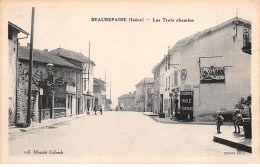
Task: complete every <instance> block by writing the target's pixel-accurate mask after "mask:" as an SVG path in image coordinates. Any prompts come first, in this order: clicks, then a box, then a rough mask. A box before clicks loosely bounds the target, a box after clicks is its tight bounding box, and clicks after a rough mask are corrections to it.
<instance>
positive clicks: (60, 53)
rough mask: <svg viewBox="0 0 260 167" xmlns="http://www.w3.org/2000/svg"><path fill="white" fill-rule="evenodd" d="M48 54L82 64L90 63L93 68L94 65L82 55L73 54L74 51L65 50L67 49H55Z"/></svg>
mask: <svg viewBox="0 0 260 167" xmlns="http://www.w3.org/2000/svg"><path fill="white" fill-rule="evenodd" d="M48 54H49V55H52V56H61V57H64V58H69V59H72V60H76V61H80V62H83V63H91V64H93V65H94V66H95V65H96V64H95V63H94V61H92V60H91V59H89V58H87V57H86V56H85V55H83V54H82V53H78V52H74V51H71V50H67V49H64V48H57V49H54V50H51V51H49V52H48Z"/></svg>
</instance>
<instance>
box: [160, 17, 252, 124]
mask: <svg viewBox="0 0 260 167" xmlns="http://www.w3.org/2000/svg"><path fill="white" fill-rule="evenodd" d="M250 38H251V23H250V22H249V21H246V20H243V19H241V18H233V19H230V20H228V21H226V22H224V23H222V24H220V25H217V26H215V27H212V28H209V29H206V30H204V31H202V32H198V33H196V34H194V35H192V36H189V37H187V38H184V39H182V40H180V41H178V42H177V43H176V44H175V46H174V47H173V48H172V49H171V50H170V51H169V53H168V54H167V55H166V56H165V57H164V58H163V60H162V61H161V63H160V65H159V67H160V77H161V84H160V86H161V89H160V96H161V97H160V100H161V102H160V106H162V105H163V107H161V108H163V112H164V113H166V114H168V115H169V114H173V115H174V114H175V113H176V111H177V110H176V109H178V108H179V109H180V110H181V111H183V112H186V113H188V117H189V118H190V119H193V116H195V118H196V116H201V115H205V114H213V113H215V111H216V110H219V109H224V110H226V111H230V112H231V111H232V110H233V109H234V107H235V104H236V103H237V101H238V100H239V99H240V98H241V97H247V96H248V95H250V93H251V86H250V85H251V78H250V77H251V73H250V70H251V64H250V61H251V55H250V53H251V50H250V49H248V48H249V43H250V47H251V41H250V40H249V39H250ZM167 66H168V67H167ZM167 82H169V83H168V84H167ZM169 99H170V100H169ZM167 101H168V104H169V103H170V101H171V103H172V105H170V106H169V105H168V104H167ZM174 105H175V106H174ZM169 111H170V112H169Z"/></svg>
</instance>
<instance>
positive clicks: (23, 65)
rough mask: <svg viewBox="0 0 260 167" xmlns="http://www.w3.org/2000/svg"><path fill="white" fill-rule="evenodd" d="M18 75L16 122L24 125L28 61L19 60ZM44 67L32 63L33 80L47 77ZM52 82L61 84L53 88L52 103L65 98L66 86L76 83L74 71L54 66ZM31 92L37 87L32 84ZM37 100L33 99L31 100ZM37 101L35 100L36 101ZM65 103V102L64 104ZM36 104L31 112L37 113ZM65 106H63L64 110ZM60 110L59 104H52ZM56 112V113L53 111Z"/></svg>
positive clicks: (37, 63)
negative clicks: (40, 76)
mask: <svg viewBox="0 0 260 167" xmlns="http://www.w3.org/2000/svg"><path fill="white" fill-rule="evenodd" d="M19 64H20V65H19V66H18V67H19V70H18V72H19V74H18V76H19V77H18V89H17V92H18V94H17V97H18V100H17V120H18V123H25V121H26V115H27V96H28V95H27V94H28V75H27V72H28V70H29V64H28V61H25V60H21V59H20V60H19ZM45 66H46V65H45V64H41V63H39V62H34V65H33V78H35V80H39V79H40V78H38V79H36V74H38V75H41V73H42V74H44V75H43V77H44V78H46V77H47V74H46V67H45ZM53 80H54V81H55V80H59V81H62V82H63V84H61V85H56V86H54V87H53V90H54V91H55V94H54V102H55V101H56V102H57V98H66V84H70V85H74V86H75V82H76V69H73V68H68V67H63V66H57V65H56V66H54V67H53ZM32 90H38V87H36V86H35V85H34V84H33V85H32ZM35 98H38V97H37V96H36V97H33V99H35ZM36 100H37V99H36ZM65 103H66V102H65ZM73 103H75V104H73V105H74V106H76V102H75V101H73ZM36 105H37V103H36V104H35V105H34V107H35V108H34V109H33V111H34V112H35V113H36V115H37V113H38V107H37V106H36ZM65 106H66V104H64V109H65V108H66V107H65ZM55 107H56V108H61V106H60V103H59V104H58V103H54V108H55ZM55 112H56V111H55Z"/></svg>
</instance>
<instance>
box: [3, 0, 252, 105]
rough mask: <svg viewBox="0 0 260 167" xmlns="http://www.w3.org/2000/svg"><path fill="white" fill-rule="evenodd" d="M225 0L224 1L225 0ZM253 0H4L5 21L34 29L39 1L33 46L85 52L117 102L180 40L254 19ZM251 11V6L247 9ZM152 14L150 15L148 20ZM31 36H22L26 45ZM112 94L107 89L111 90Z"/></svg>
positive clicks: (147, 74) (26, 28)
mask: <svg viewBox="0 0 260 167" xmlns="http://www.w3.org/2000/svg"><path fill="white" fill-rule="evenodd" d="M225 2H226V1H225ZM254 5H255V4H253V3H252V4H250V3H246V4H244V3H238V2H236V1H233V3H229V4H228V3H224V2H222V3H221V2H217V3H214V2H212V3H188V2H186V3H182V4H180V3H177V2H171V3H166V2H164V3H163V2H161V3H159V1H158V2H154V3H147V2H139V3H137V2H136V3H129V2H120V3H117V4H115V3H114V4H112V3H108V2H95V3H94V1H93V2H89V3H87V2H74V3H69V2H66V3H65V2H63V3H62V2H59V3H57V2H50V3H39V2H38V3H19V4H17V2H13V3H8V4H6V6H5V8H4V11H3V13H4V14H5V17H4V21H6V22H7V21H11V22H12V23H14V24H16V25H18V26H19V27H21V28H23V29H24V30H26V31H27V32H29V33H30V25H31V21H30V20H31V8H32V6H35V31H34V48H36V49H41V50H43V49H48V50H52V49H55V48H58V47H60V46H61V47H62V48H65V49H69V50H73V51H76V52H81V53H83V54H84V55H86V56H88V49H89V48H88V43H89V41H90V42H91V59H92V60H93V61H94V62H95V63H96V65H97V66H96V67H95V72H94V77H97V78H102V79H104V77H105V69H106V71H107V77H106V78H107V82H108V83H110V82H111V83H112V101H113V106H114V107H115V106H116V105H117V98H118V97H119V96H120V95H122V94H125V93H128V92H130V91H134V90H135V84H137V83H138V82H139V81H140V80H141V79H143V78H144V77H153V75H152V73H151V70H152V68H153V67H154V66H155V65H156V64H157V63H159V62H160V61H161V60H162V58H163V55H164V54H166V53H167V49H168V46H170V47H172V46H173V45H174V44H175V43H176V42H177V41H178V40H180V39H182V38H185V37H187V36H189V35H192V34H194V33H196V32H198V31H202V30H204V29H207V28H210V27H212V26H215V25H217V24H220V23H222V22H224V21H226V20H229V19H231V18H233V17H235V16H236V11H237V12H238V16H239V17H241V18H243V19H246V20H250V21H252V20H253V19H254V16H255V15H254V14H255V12H256V11H254V10H252V9H254V7H253V6H254ZM248 11H250V12H248ZM93 17H95V18H99V17H109V18H119V17H120V18H144V22H91V18H93ZM153 18H156V19H162V18H173V19H178V18H181V19H188V18H189V19H193V20H194V22H192V23H177V22H162V20H161V22H152V19H153ZM146 19H149V20H146ZM28 42H29V39H27V40H21V41H20V43H21V45H26V43H28ZM107 95H108V97H109V92H108V93H107Z"/></svg>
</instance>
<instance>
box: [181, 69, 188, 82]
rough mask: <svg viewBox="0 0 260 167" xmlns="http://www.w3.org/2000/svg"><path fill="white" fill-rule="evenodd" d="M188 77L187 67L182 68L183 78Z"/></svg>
mask: <svg viewBox="0 0 260 167" xmlns="http://www.w3.org/2000/svg"><path fill="white" fill-rule="evenodd" d="M186 77H187V70H186V69H182V70H181V79H182V80H185V79H186Z"/></svg>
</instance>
